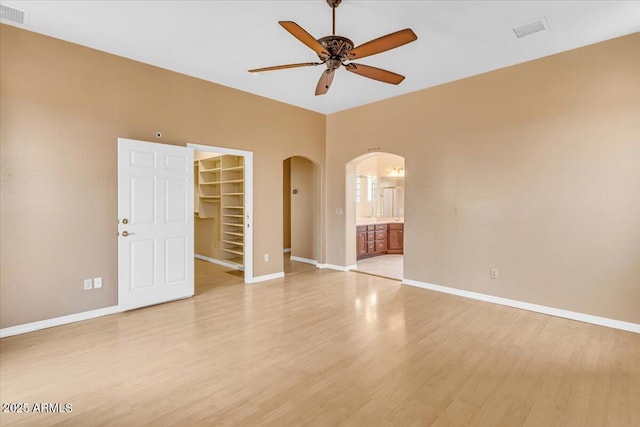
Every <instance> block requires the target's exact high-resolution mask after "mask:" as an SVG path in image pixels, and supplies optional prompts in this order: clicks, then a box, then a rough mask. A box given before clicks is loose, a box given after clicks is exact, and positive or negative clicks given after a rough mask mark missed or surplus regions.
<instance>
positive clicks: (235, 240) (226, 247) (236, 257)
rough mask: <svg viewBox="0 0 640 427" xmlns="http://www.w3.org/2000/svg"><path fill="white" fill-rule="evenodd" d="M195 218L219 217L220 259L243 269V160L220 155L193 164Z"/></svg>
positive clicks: (240, 157) (237, 157)
mask: <svg viewBox="0 0 640 427" xmlns="http://www.w3.org/2000/svg"><path fill="white" fill-rule="evenodd" d="M195 167H196V170H197V171H198V172H197V176H198V206H199V209H198V216H199V217H200V218H219V226H220V229H219V238H220V256H221V258H222V260H223V261H225V262H227V263H231V264H234V265H236V266H238V267H244V158H243V157H242V156H232V155H222V156H217V157H210V158H206V159H200V160H198V161H196V165H195Z"/></svg>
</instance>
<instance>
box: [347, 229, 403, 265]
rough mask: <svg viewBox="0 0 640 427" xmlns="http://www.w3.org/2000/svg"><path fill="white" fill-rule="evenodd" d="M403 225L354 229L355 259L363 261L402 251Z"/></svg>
mask: <svg viewBox="0 0 640 427" xmlns="http://www.w3.org/2000/svg"><path fill="white" fill-rule="evenodd" d="M403 234H404V224H397V223H396V224H372V225H358V226H357V227H356V258H357V259H363V258H369V257H372V256H377V255H384V254H401V253H403V251H404V236H403Z"/></svg>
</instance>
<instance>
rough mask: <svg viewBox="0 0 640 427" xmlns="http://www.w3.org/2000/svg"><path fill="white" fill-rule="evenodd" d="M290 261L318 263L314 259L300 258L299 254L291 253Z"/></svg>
mask: <svg viewBox="0 0 640 427" xmlns="http://www.w3.org/2000/svg"><path fill="white" fill-rule="evenodd" d="M291 261H298V262H304V263H305V264H312V265H318V261H316V260H315V259H309V258H301V257H299V256H293V255H291Z"/></svg>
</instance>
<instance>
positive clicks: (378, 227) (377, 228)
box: [375, 224, 387, 231]
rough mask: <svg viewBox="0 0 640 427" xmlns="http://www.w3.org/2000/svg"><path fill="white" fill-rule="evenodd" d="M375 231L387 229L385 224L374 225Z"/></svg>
mask: <svg viewBox="0 0 640 427" xmlns="http://www.w3.org/2000/svg"><path fill="white" fill-rule="evenodd" d="M375 227H376V231H378V230H386V229H387V224H376V225H375Z"/></svg>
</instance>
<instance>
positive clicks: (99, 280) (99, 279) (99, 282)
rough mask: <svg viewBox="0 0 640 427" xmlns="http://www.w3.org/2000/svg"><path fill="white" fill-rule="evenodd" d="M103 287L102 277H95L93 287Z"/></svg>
mask: <svg viewBox="0 0 640 427" xmlns="http://www.w3.org/2000/svg"><path fill="white" fill-rule="evenodd" d="M101 287H102V277H95V278H94V279H93V288H94V289H98V288H101Z"/></svg>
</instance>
